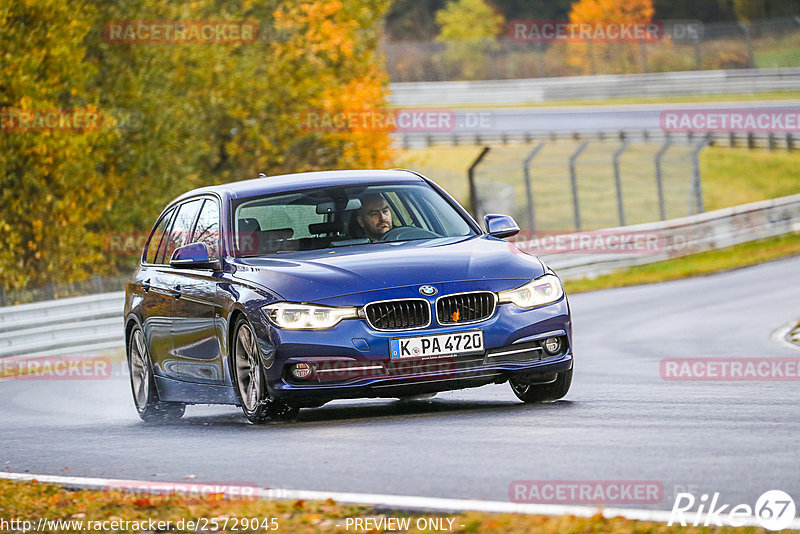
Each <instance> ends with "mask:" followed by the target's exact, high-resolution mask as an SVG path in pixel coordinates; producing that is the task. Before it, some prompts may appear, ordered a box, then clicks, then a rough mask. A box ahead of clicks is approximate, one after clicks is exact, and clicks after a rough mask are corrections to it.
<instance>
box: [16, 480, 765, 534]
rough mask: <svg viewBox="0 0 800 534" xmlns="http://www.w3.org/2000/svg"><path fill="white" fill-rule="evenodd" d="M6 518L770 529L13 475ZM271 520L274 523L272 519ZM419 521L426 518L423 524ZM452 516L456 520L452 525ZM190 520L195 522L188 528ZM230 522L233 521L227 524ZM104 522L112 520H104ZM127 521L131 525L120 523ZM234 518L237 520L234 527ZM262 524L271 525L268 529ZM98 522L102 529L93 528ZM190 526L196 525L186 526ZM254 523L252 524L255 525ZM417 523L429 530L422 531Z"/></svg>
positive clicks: (220, 525) (329, 528)
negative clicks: (267, 496)
mask: <svg viewBox="0 0 800 534" xmlns="http://www.w3.org/2000/svg"><path fill="white" fill-rule="evenodd" d="M0 517H1V518H3V519H4V520H5V521H10V520H12V519H14V520H23V521H30V522H31V523H30V526H31V530H36V531H38V532H59V533H66V532H81V531H83V532H86V531H91V530H94V531H102V532H109V531H116V532H133V531H153V530H155V529H157V528H159V527H153V528H151V524H149V521H150V520H151V519H152V520H153V521H156V522H158V521H164V522H167V521H169V526H168V527H167V528H162V530H170V531H172V532H195V531H197V532H202V531H206V532H209V531H215V532H239V533H241V532H291V533H301V534H302V533H311V532H322V533H327V532H338V533H342V532H396V531H398V530H397V528H396V524H395V529H394V530H389V529H386V528H381V527H377V528H375V527H374V524H370V526H369V527H366V528H365V526H364V524H363V523H362V526H361V528H358V527H356V526H355V525H354V524H353V523H352V521H351V523H349V524H350V528H347V526H348V522H347V518H352V519H355V518H362V519H364V518H375V519H381V518H396V519H402V518H408V519H409V522H408V525H409V527H410V528H408V529H407V530H406V529H403V530H402V532H411V533H414V532H439V531H442V528H440V529H438V530H437V529H435V528H427V529H426V528H424V525H423V524H422V523H423V521H424V519H439V520H443V521H442V523H441V524H442V525H443V526H445V527H446V528H445V530H447V531H449V532H489V533H507V532H537V533H538V532H541V533H553V534H556V533H561V532H581V533H587V534H589V533H598V534H600V533H611V534H623V533H634V532H636V533H642V534H645V533H663V532H681V533H683V534H695V533H700V532H715V533H727V532H764V531H763V530H762V529H760V528H738V529H734V528H729V527H722V528H715V529H710V528H695V527H667V526H666V525H664V524H661V523H651V522H643V521H632V520H628V519H624V518H621V517H615V518H610V519H606V518H604V517H603V516H601V515H600V514H597V515H595V516H593V517H587V518H584V517H575V516H566V515H565V516H535V515H523V514H487V513H477V512H465V513H458V514H425V515H415V514H411V513H408V512H387V511H386V510H380V511H378V510H374V509H370V508H367V507H362V506H350V505H340V504H337V503H335V502H334V501H332V500H330V499H329V500H327V501H324V502H306V501H294V502H291V501H264V500H255V499H249V500H242V499H239V500H222V499H221V498H218V497H215V496H211V497H208V498H198V497H193V498H179V497H177V496H169V497H160V496H149V497H142V496H141V495H136V494H127V493H120V492H116V491H69V490H66V489H64V488H62V487H60V486H54V485H48V484H38V483H23V482H12V481H8V480H0ZM42 518H46V520H48V521H50V523H45V524H44V526H43V527H41V528H40V524H39V521H40V520H41V519H42ZM245 518H247V524H245V525H244V526H243V524H242V521H241V520H242V519H245ZM272 518H274V519H275V521H271V519H272ZM420 518H424V519H423V521H420V522H419V523H418V520H419V519H420ZM448 519H452V520H453V521H452V523H451V522H449V521H448ZM57 520H62V522H59V523H55V521H57ZM190 520H191V521H194V522H195V524H194V525H189V521H190ZM226 520H227V526H225V521H226ZM254 520H255V521H254ZM70 521H71V522H72V523H71V524H70V523H69V522H70ZM104 521H107V522H108V523H102V522H104ZM111 521H116V522H117V524H116V525H112V524H111V523H110V522H111ZM123 521H127V522H129V523H127V524H125V523H122V522H123ZM214 521H216V522H214ZM96 522H100V523H96ZM134 522H137V523H134ZM234 522H236V525H235V527H234ZM256 523H258V525H256ZM198 524H199V526H200V527H202V526H203V525H205V526H206V528H198V526H197V525H198ZM264 525H266V526H267V528H264ZM432 525H433V523H429V524H428V526H429V527H430V526H432ZM87 526H88V527H90V528H87ZM93 526H99V527H101V528H100V529H96V528H91V527H93ZM162 526H167V525H162ZM189 526H191V527H192V528H187V527H189ZM215 526H216V527H217V528H216V529H215V528H214V527H215ZM251 526H252V527H254V528H250V527H251ZM418 526H420V527H423V528H421V529H420V528H418ZM8 527H9V525H4V526H3V527H2V528H3V531H14V530H19V531H22V530H23V527H22V526H20V528H18V529H14V528H13V526H12V527H11V528H8ZM102 527H105V528H102ZM114 527H116V528H114ZM181 527H183V528H181ZM255 527H257V528H255ZM275 527H277V528H275Z"/></svg>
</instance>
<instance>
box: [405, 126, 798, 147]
mask: <svg viewBox="0 0 800 534" xmlns="http://www.w3.org/2000/svg"><path fill="white" fill-rule="evenodd" d="M559 139H572V140H575V141H592V140H597V141H606V140H613V139H616V140H620V141H632V142H657V143H663V142H664V141H666V140H667V139H669V140H670V141H671V142H673V143H688V144H693V143H696V142H698V141H701V140H707V141H708V144H710V145H713V146H728V147H741V148H745V147H746V148H751V149H752V148H768V149H770V150H775V149H781V150H789V151H792V150H795V149H797V148H798V147H800V138H798V136H797V135H796V134H792V133H791V132H786V133H780V134H778V133H771V132H747V133H744V132H709V133H693V132H687V133H668V132H664V131H663V130H596V131H576V132H570V131H568V130H561V131H550V132H542V131H538V132H529V131H511V130H509V131H504V132H503V131H486V132H479V133H474V132H470V133H457V132H429V133H396V134H394V140H395V143H397V144H398V145H399V146H401V147H402V148H424V147H429V146H434V145H450V146H459V145H508V144H514V143H533V142H534V141H556V140H559Z"/></svg>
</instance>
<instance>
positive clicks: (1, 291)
mask: <svg viewBox="0 0 800 534" xmlns="http://www.w3.org/2000/svg"><path fill="white" fill-rule="evenodd" d="M5 305H6V287H5V286H0V306H5Z"/></svg>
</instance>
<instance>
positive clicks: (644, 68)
mask: <svg viewBox="0 0 800 534" xmlns="http://www.w3.org/2000/svg"><path fill="white" fill-rule="evenodd" d="M646 47H647V43H645V42H644V41H639V57H640V59H641V62H642V72H644V73H648V72H650V71H649V70H648V68H647V48H646Z"/></svg>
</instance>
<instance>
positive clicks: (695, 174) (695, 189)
mask: <svg viewBox="0 0 800 534" xmlns="http://www.w3.org/2000/svg"><path fill="white" fill-rule="evenodd" d="M708 144H709V139H705V140H704V141H703V142H702V143H700V144H699V145H697V147H695V149H694V150H693V151H692V195H693V196H694V200H695V208H696V209H697V211H696V212H695V213H703V212H704V211H706V207H705V203H704V202H703V183H702V182H701V180H700V152H702V150H703V149H704V148H705V147H706V146H707V145H708ZM688 211H689V213H688V215H692V199H691V198H689V210H688Z"/></svg>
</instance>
